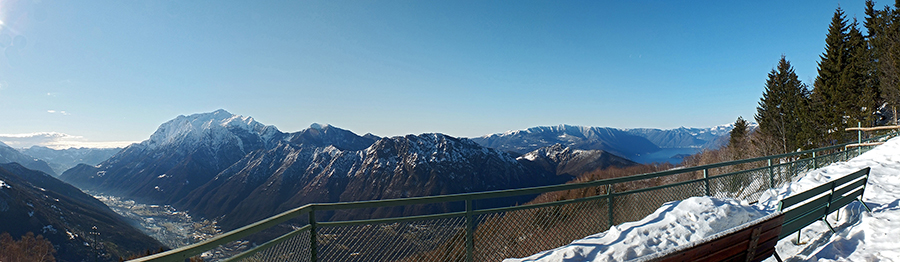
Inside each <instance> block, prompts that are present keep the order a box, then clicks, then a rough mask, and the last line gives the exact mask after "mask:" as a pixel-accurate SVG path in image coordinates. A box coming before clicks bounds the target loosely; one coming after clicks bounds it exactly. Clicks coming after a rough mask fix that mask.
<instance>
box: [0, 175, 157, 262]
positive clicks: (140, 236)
mask: <svg viewBox="0 0 900 262" xmlns="http://www.w3.org/2000/svg"><path fill="white" fill-rule="evenodd" d="M0 221H2V223H0V232H8V233H10V235H11V236H12V237H14V238H19V237H21V236H23V235H25V234H26V233H27V232H33V233H34V234H35V235H42V236H43V237H44V238H45V239H47V240H49V241H50V242H51V243H52V244H53V246H54V248H55V249H56V251H57V253H56V254H55V255H54V256H55V257H56V258H57V260H59V261H83V260H84V259H85V258H91V261H118V259H119V258H125V257H128V256H130V255H135V254H141V253H142V252H144V251H146V250H158V249H159V248H160V247H163V245H162V244H161V243H159V242H158V241H156V240H155V239H153V238H151V237H149V236H147V235H146V234H144V233H142V232H141V231H140V230H137V229H136V228H134V227H132V226H131V225H130V224H128V223H127V222H126V221H125V220H124V219H123V218H122V217H121V216H119V215H118V214H116V213H115V212H113V211H112V210H110V209H109V207H107V206H106V205H104V204H103V203H102V202H100V201H99V200H97V199H95V198H94V197H92V196H90V195H88V194H85V193H83V192H81V190H78V188H75V187H73V186H71V185H69V184H66V183H63V182H62V181H59V180H58V179H56V178H55V177H52V176H50V175H48V174H46V173H44V172H40V171H35V170H31V169H27V168H25V167H23V166H21V165H19V164H17V163H11V164H0ZM94 227H96V229H94ZM97 233H99V234H97Z"/></svg>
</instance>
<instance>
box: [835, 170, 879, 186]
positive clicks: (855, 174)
mask: <svg viewBox="0 0 900 262" xmlns="http://www.w3.org/2000/svg"><path fill="white" fill-rule="evenodd" d="M870 169H871V168H869V167H867V168H863V169H860V170H859V171H856V172H853V173H850V174H849V175H846V176H843V177H840V178H838V179H835V180H834V184H835V185H837V186H838V187H839V186H841V185H843V184H846V183H847V182H850V181H853V180H856V179H857V178H859V177H861V176H864V175H867V174H869V170H870Z"/></svg>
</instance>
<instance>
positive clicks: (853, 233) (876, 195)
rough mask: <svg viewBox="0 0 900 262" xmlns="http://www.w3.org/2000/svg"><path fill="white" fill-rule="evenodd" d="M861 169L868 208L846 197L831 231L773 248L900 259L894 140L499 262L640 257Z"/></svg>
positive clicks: (793, 257) (810, 255) (819, 256)
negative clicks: (776, 182)
mask: <svg viewBox="0 0 900 262" xmlns="http://www.w3.org/2000/svg"><path fill="white" fill-rule="evenodd" d="M865 167H871V168H872V169H871V173H870V177H869V182H868V185H867V187H866V191H865V194H864V195H863V200H864V201H865V202H866V205H868V206H869V207H870V208H871V209H872V213H868V212H866V211H865V209H864V208H863V207H862V205H861V204H860V203H859V202H854V203H851V204H849V205H847V206H845V207H844V208H843V209H841V210H840V211H839V212H835V213H832V214H831V215H829V216H828V220H829V221H830V222H831V223H832V225H834V226H835V229H836V230H837V233H832V232H831V231H830V230H829V229H828V227H827V226H826V225H825V224H824V223H822V222H821V221H819V222H815V223H813V224H812V225H810V226H807V227H806V228H804V229H803V230H801V231H800V235H801V237H800V243H799V244H795V243H794V242H795V241H796V239H797V238H796V236H792V237H787V238H784V239H782V240H780V241H779V242H778V244H777V246H776V250H777V252H778V254H779V255H780V256H781V258H783V259H784V260H785V261H900V138H893V139H891V140H889V141H887V142H886V143H885V144H883V145H880V146H878V147H876V148H874V149H872V150H871V151H869V152H866V153H864V154H862V155H860V156H858V157H856V158H853V159H851V160H849V161H846V162H838V163H834V164H831V165H828V166H826V167H823V168H819V169H815V170H812V171H809V172H806V173H805V174H801V175H799V176H798V178H797V179H796V180H794V182H792V183H789V184H786V185H784V186H781V187H778V188H775V189H769V190H767V191H765V192H763V195H762V196H761V197H760V199H759V202H758V203H755V204H748V203H746V202H743V203H741V202H738V201H735V200H730V199H717V198H711V197H693V198H689V199H686V200H682V201H673V202H669V203H666V204H665V205H663V206H662V207H660V208H659V209H657V210H656V212H654V213H653V214H651V215H649V216H647V217H646V218H644V219H642V220H640V221H635V222H628V223H623V224H620V225H617V226H614V227H612V228H611V229H610V230H608V231H606V232H601V233H597V234H594V235H591V236H588V237H585V238H583V239H580V240H576V241H573V242H572V243H571V244H569V245H566V246H562V247H559V248H556V249H553V250H547V251H543V252H540V253H537V254H534V255H532V256H529V257H525V258H514V259H506V260H504V261H508V262H513V261H628V260H640V259H641V257H645V256H652V255H654V254H657V253H659V252H665V251H666V250H670V249H673V248H676V247H679V246H683V245H688V244H690V243H691V242H692V241H697V240H700V239H703V238H706V237H708V236H712V235H715V234H717V233H720V232H722V231H725V230H728V229H730V228H732V227H735V226H738V225H740V224H743V223H746V222H749V221H752V220H754V219H756V218H760V217H763V216H766V215H769V214H772V213H775V212H776V210H777V205H778V201H779V200H781V199H783V198H785V197H787V196H790V195H792V194H796V193H799V192H803V191H805V190H808V189H811V188H813V187H816V186H818V185H821V184H823V183H826V182H829V181H832V180H833V179H835V178H838V177H841V176H844V175H846V174H849V173H852V172H854V171H857V170H859V169H862V168H865ZM835 221H836V222H835ZM766 261H775V258H774V257H771V258H769V259H767V260H766Z"/></svg>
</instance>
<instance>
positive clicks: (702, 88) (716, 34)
mask: <svg viewBox="0 0 900 262" xmlns="http://www.w3.org/2000/svg"><path fill="white" fill-rule="evenodd" d="M863 3H864V2H863V1H861V0H859V1H849V2H847V1H791V2H783V1H755V2H730V1H709V2H688V3H682V2H662V3H659V2H655V1H627V2H620V1H571V2H565V3H564V4H559V3H558V2H550V1H496V2H483V1H451V2H422V1H389V2H378V3H374V2H369V1H346V2H335V1H302V2H301V1H296V2H294V1H292V2H287V3H269V2H265V3H249V2H239V1H204V2H182V1H152V2H139V1H128V2H105V1H79V2H51V1H29V0H0V51H2V52H0V115H2V116H5V119H4V120H5V121H4V124H3V125H2V126H0V134H2V135H0V141H10V139H11V138H16V137H18V138H21V139H24V140H28V139H32V140H33V141H36V142H34V143H56V144H55V145H57V146H58V147H67V146H70V145H71V146H73V147H80V146H87V147H109V146H124V145H127V144H128V143H131V142H138V141H141V140H144V139H147V138H148V137H149V136H150V134H152V133H153V132H154V131H155V130H156V128H157V127H158V126H159V125H160V124H162V123H164V122H166V121H168V120H170V119H173V118H175V117H176V116H178V115H190V114H194V113H201V112H211V111H214V110H216V109H219V108H223V109H226V110H228V111H229V112H231V113H234V114H239V115H244V116H252V117H254V118H255V119H256V120H257V121H259V122H261V123H264V124H266V125H274V126H276V127H278V128H279V129H280V130H282V131H285V132H295V131H299V130H302V129H304V128H306V127H308V126H309V125H310V124H311V123H323V124H326V123H327V124H332V125H334V126H337V127H340V128H344V129H348V130H351V131H353V132H355V133H359V134H365V133H373V134H375V135H379V136H396V135H405V134H418V133H426V132H439V133H444V134H448V135H452V136H462V137H475V136H481V135H486V134H491V133H499V132H505V131H508V130H519V129H526V128H529V127H534V126H548V125H559V124H570V125H580V126H608V127H617V128H634V127H648V128H676V127H680V126H686V127H710V126H716V125H722V124H729V123H732V122H734V120H735V119H736V118H737V117H738V116H742V117H743V118H744V119H752V118H753V114H754V113H755V108H756V105H757V102H758V101H759V97H760V95H761V94H762V91H763V89H764V86H763V85H764V83H765V79H766V74H767V73H768V72H769V71H770V70H771V69H772V68H773V67H774V66H775V65H776V63H777V61H778V59H779V58H780V56H781V55H782V54H784V55H786V56H787V58H788V59H789V60H790V61H791V63H792V64H793V65H794V67H795V69H796V72H797V74H798V75H799V76H800V78H801V80H802V81H804V82H806V83H810V82H811V81H812V79H814V78H815V75H816V63H817V62H818V60H819V55H820V54H821V53H822V52H823V50H824V39H825V33H826V30H827V27H828V23H829V21H830V19H831V16H832V14H833V12H834V9H835V8H836V7H838V5H840V6H841V8H843V9H844V10H845V12H846V14H847V16H848V17H849V18H853V17H854V16H855V17H857V18H859V19H861V18H862V17H863V12H862V10H863V7H864V4H863ZM892 3H893V2H892V1H891V2H890V3H889V2H885V1H879V2H876V4H877V6H879V7H880V6H883V5H887V4H892ZM4 137H5V138H4ZM4 139H6V140H4ZM21 139H20V140H16V141H22V140H21ZM41 141H44V142H41ZM61 143H65V145H64V146H60V144H61Z"/></svg>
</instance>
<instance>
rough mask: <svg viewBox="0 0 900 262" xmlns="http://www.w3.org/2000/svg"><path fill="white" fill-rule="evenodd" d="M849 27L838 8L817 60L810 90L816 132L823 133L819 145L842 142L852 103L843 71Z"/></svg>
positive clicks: (848, 56)
mask: <svg viewBox="0 0 900 262" xmlns="http://www.w3.org/2000/svg"><path fill="white" fill-rule="evenodd" d="M848 40H849V26H848V25H847V19H846V17H845V16H844V11H843V10H842V9H841V8H840V7H838V8H837V9H836V10H835V11H834V16H833V17H832V18H831V24H830V25H829V27H828V34H827V36H826V37H825V53H823V54H822V55H821V56H820V58H821V61H819V70H818V71H819V75H818V76H817V77H816V80H815V83H814V89H813V91H812V92H813V96H812V98H813V103H814V107H813V108H814V109H815V111H814V112H815V116H816V117H815V119H816V123H818V125H817V128H816V130H817V131H819V132H820V133H821V134H823V135H822V136H820V137H821V140H820V141H819V143H820V144H823V145H829V144H836V143H839V141H841V140H842V139H841V137H842V134H844V133H845V132H843V129H844V127H845V126H846V125H847V120H846V119H845V116H848V113H849V112H848V111H850V108H852V106H851V104H850V103H851V101H854V100H855V94H856V93H854V92H853V90H851V88H850V87H849V86H848V84H849V82H847V81H846V80H847V77H848V76H847V75H845V74H844V73H845V71H846V70H847V67H848V65H849V61H850V54H849V52H848V50H849V48H848V46H849V45H848V43H847V42H848Z"/></svg>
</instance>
